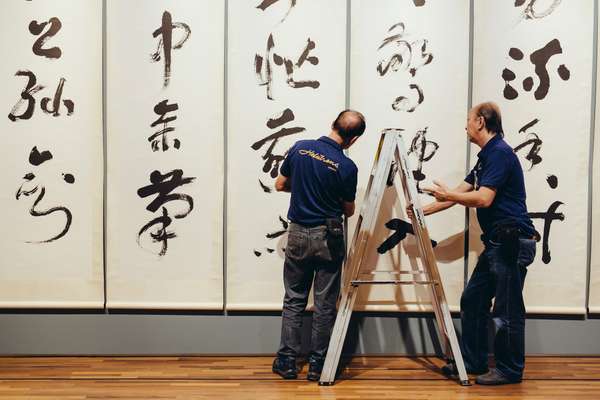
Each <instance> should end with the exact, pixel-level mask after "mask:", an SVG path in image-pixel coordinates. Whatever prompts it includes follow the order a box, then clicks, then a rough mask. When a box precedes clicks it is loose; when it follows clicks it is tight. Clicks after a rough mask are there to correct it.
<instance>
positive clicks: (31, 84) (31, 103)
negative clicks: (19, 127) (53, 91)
mask: <svg viewBox="0 0 600 400" xmlns="http://www.w3.org/2000/svg"><path fill="white" fill-rule="evenodd" d="M15 76H24V77H26V78H27V86H25V89H23V91H22V92H21V99H20V100H19V101H18V102H17V104H15V105H14V107H13V108H12V110H11V112H10V114H8V119H10V120H11V121H13V122H16V121H17V120H19V119H30V118H31V117H32V116H33V111H34V109H35V98H34V97H33V96H34V95H35V94H36V93H37V92H39V91H40V90H42V89H43V88H44V86H42V85H36V83H37V78H36V77H35V74H34V73H33V72H31V71H27V70H22V71H17V73H16V74H15ZM23 101H27V109H26V110H25V111H24V112H23V113H22V114H21V115H17V112H18V111H19V110H20V109H21V107H22V105H23Z"/></svg>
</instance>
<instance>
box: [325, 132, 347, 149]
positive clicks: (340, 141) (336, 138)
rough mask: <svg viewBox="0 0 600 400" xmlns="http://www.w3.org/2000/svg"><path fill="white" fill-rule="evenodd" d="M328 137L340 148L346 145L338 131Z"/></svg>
mask: <svg viewBox="0 0 600 400" xmlns="http://www.w3.org/2000/svg"><path fill="white" fill-rule="evenodd" d="M328 137H329V138H330V139H331V140H333V141H335V142H336V143H337V144H339V145H340V146H343V145H344V139H342V137H341V136H340V135H339V134H338V133H337V132H336V131H331V132H330V133H329V136H328Z"/></svg>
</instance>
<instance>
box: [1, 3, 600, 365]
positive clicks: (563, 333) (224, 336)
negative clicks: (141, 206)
mask: <svg viewBox="0 0 600 400" xmlns="http://www.w3.org/2000/svg"><path fill="white" fill-rule="evenodd" d="M349 2H350V0H348V3H349ZM226 3H227V0H226ZM471 3H473V0H471ZM597 13H598V12H597V3H596V12H595V16H596V20H597ZM349 19H350V18H349V16H348V20H349ZM595 26H596V28H595V29H597V23H596V24H595ZM348 29H350V27H349V24H348ZM472 37H473V34H472V16H471V40H472ZM594 38H596V35H594ZM594 40H596V39H594ZM594 43H596V42H595V41H594ZM349 45H350V44H349V43H348V50H349ZM594 48H596V44H594ZM596 56H597V55H596V54H594V70H595V65H596V58H597V57H596ZM226 61H227V60H226ZM348 62H349V58H348V59H347V63H348ZM470 64H471V65H472V62H471V63H470ZM348 75H349V74H348ZM349 84H350V81H349V77H347V90H349ZM225 88H227V82H225ZM595 88H596V82H595V81H594V83H593V88H592V90H595ZM346 98H347V103H348V96H346ZM593 98H595V96H593ZM470 102H471V101H470V100H469V103H470ZM594 109H595V104H592V112H593V111H594ZM592 122H594V121H592ZM592 126H593V125H592ZM592 143H593V142H592ZM591 148H593V146H592V147H591ZM590 152H591V153H592V151H591V150H590ZM591 165H593V164H592V163H591V162H590V169H591ZM591 172H592V171H591V170H590V176H591ZM591 184H592V180H591V178H590V185H591ZM590 193H591V188H590ZM590 196H591V194H590ZM590 204H591V202H590ZM590 207H591V205H590ZM589 211H591V210H589ZM590 216H591V212H590ZM225 217H226V216H225ZM225 221H226V219H225ZM588 265H589V262H588ZM225 269H226V266H225ZM305 322H306V323H305V329H304V335H303V337H304V340H305V342H306V341H307V339H308V337H309V336H310V329H309V322H310V315H309V314H307V317H306V318H305ZM280 324H281V317H280V316H279V315H277V314H276V313H227V312H218V313H206V312H205V313H201V312H198V313H192V312H190V313H176V312H173V313H165V312H162V311H161V312H151V311H144V312H138V311H132V312H129V313H127V312H115V311H111V312H109V311H108V310H100V311H98V312H95V313H94V312H84V311H77V310H73V311H64V310H61V311H52V310H49V311H42V310H0V354H1V355H111V354H114V355H128V354H131V355H146V354H148V355H149V354H153V355H156V354H272V353H274V352H275V351H276V350H277V345H278V343H279V329H280ZM455 325H456V326H457V328H460V324H459V323H458V321H457V320H456V319H455ZM434 326H435V323H434V321H433V319H432V315H431V314H398V313H391V314H373V313H370V314H365V313H356V314H355V315H354V317H353V321H352V322H351V325H350V328H349V330H348V336H347V341H346V351H347V352H349V353H355V354H432V353H436V352H438V351H439V343H438V342H437V339H436V334H435V327H434ZM599 339H600V319H594V318H589V317H587V318H586V317H573V316H570V317H564V316H537V317H536V316H532V317H530V318H529V319H528V321H527V328H526V350H527V353H528V354H588V355H600V340H599Z"/></svg>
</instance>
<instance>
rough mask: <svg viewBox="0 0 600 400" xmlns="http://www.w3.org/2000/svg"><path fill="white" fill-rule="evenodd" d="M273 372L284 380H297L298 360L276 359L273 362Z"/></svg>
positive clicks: (289, 358) (288, 358)
mask: <svg viewBox="0 0 600 400" xmlns="http://www.w3.org/2000/svg"><path fill="white" fill-rule="evenodd" d="M273 372H274V373H276V374H278V375H280V376H281V377H282V378H283V379H296V378H297V377H298V369H297V368H296V359H295V358H291V357H277V358H275V360H273Z"/></svg>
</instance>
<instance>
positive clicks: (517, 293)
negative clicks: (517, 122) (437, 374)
mask: <svg viewBox="0 0 600 400" xmlns="http://www.w3.org/2000/svg"><path fill="white" fill-rule="evenodd" d="M466 131H467V136H468V137H469V140H470V141H471V143H474V144H476V145H477V146H479V147H480V148H481V151H480V152H479V153H478V154H477V157H478V161H477V164H475V167H474V168H473V169H472V170H471V172H470V173H469V174H468V175H467V177H466V178H465V180H464V182H462V183H461V184H460V185H458V186H457V187H456V188H454V189H453V190H450V189H448V188H447V187H446V186H445V185H444V184H442V183H440V182H437V181H434V183H435V185H434V187H432V188H430V189H424V190H427V191H428V192H430V193H431V194H433V195H434V196H435V198H436V201H435V202H434V203H431V204H428V205H426V206H425V207H423V212H424V213H425V215H430V214H434V213H436V212H439V211H442V210H445V209H447V208H449V207H451V206H453V205H454V204H461V205H463V206H465V207H476V208H477V219H478V220H479V225H480V226H481V230H482V232H483V234H482V235H481V239H482V241H483V244H484V246H485V248H484V251H483V253H481V255H480V256H479V260H478V262H477V266H476V267H475V270H474V271H473V274H472V275H471V278H470V279H469V282H468V284H467V287H466V288H465V290H464V292H463V294H462V297H461V300H460V310H461V321H462V338H461V349H462V354H463V357H464V360H465V365H466V368H467V372H468V373H473V374H480V376H478V377H477V379H476V382H477V383H478V384H481V385H500V384H506V383H518V382H521V379H522V376H523V369H524V367H525V305H524V303H523V293H522V291H523V284H524V282H525V275H526V274H527V267H528V266H529V265H530V264H531V263H532V262H533V260H534V258H535V247H536V240H539V235H538V234H537V232H536V231H535V229H534V227H533V224H532V222H531V219H530V218H529V216H528V213H527V206H526V204H525V199H526V195H525V182H524V178H523V169H522V168H521V164H520V162H519V159H518V158H517V156H516V154H515V153H514V151H513V149H512V148H511V147H510V146H509V145H508V144H507V143H506V142H505V141H504V140H503V136H504V133H503V131H502V119H501V115H500V109H499V108H498V106H497V105H496V104H494V103H489V102H488V103H482V104H478V105H476V106H475V107H473V108H472V109H471V110H470V111H469V114H468V117H467V126H466ZM492 298H494V299H495V300H494V307H493V310H492V313H491V316H492V319H493V321H494V325H495V328H496V335H495V339H494V357H495V359H496V368H495V369H492V370H489V372H488V341H487V332H488V330H487V327H488V321H489V317H490V308H491V307H492ZM442 370H443V371H444V373H446V374H449V375H454V374H456V373H457V372H456V366H455V365H454V364H448V365H446V366H445V367H444V368H443V369H442Z"/></svg>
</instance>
